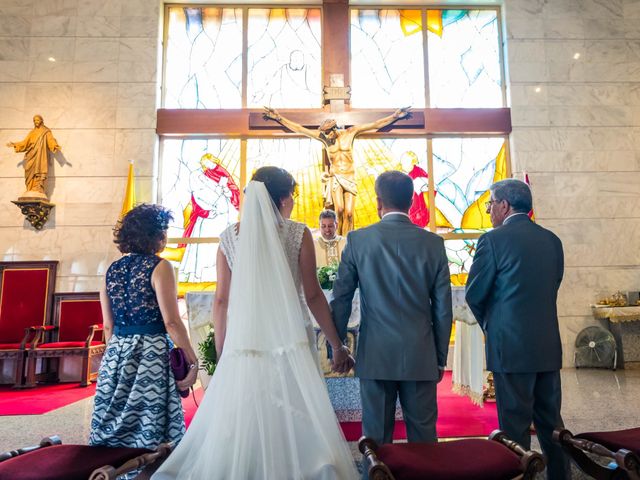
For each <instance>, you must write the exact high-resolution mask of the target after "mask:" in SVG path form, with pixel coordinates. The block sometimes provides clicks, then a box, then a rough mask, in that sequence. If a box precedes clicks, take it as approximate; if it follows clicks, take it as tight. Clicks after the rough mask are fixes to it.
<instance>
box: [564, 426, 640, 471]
mask: <svg viewBox="0 0 640 480" xmlns="http://www.w3.org/2000/svg"><path fill="white" fill-rule="evenodd" d="M553 439H554V440H555V441H556V442H558V443H560V445H562V446H563V448H564V449H565V450H568V451H569V453H570V454H571V457H572V458H573V459H574V460H575V462H576V463H577V464H578V465H579V466H580V467H581V468H582V469H584V470H585V471H586V472H587V473H589V474H590V475H595V474H596V473H597V472H599V471H600V470H601V469H602V470H604V467H602V466H601V465H598V464H596V463H595V462H593V461H592V460H591V459H590V458H589V457H587V456H586V455H585V453H584V452H587V453H591V454H594V455H598V456H600V457H604V458H609V459H611V460H613V461H614V462H615V463H616V464H617V465H618V467H620V468H621V469H622V470H625V471H626V472H629V478H632V479H633V478H640V458H639V457H638V456H637V455H636V454H635V453H633V452H631V451H629V450H627V449H625V448H621V449H620V450H618V451H617V452H613V451H611V450H609V449H608V448H606V447H605V446H603V445H600V444H599V443H596V442H592V441H591V440H587V439H585V438H575V437H574V436H573V434H572V433H571V432H570V431H569V430H566V429H563V428H558V429H556V430H554V431H553Z"/></svg>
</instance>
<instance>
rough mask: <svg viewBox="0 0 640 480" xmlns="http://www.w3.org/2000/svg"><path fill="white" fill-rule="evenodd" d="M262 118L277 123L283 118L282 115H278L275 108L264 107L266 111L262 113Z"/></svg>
mask: <svg viewBox="0 0 640 480" xmlns="http://www.w3.org/2000/svg"><path fill="white" fill-rule="evenodd" d="M262 116H263V117H264V118H265V119H266V120H275V121H276V122H279V121H280V120H282V117H280V114H279V113H278V111H277V110H276V109H275V108H270V107H264V111H263V112H262Z"/></svg>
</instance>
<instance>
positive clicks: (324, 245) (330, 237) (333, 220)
mask: <svg viewBox="0 0 640 480" xmlns="http://www.w3.org/2000/svg"><path fill="white" fill-rule="evenodd" d="M337 228H338V216H337V215H336V212H334V211H333V210H323V211H322V212H321V213H320V236H319V237H318V238H316V241H315V247H316V266H318V267H326V266H327V265H332V264H337V263H340V257H341V256H342V251H343V250H344V247H345V245H346V244H347V239H346V238H345V237H342V236H340V235H337V234H336V230H337Z"/></svg>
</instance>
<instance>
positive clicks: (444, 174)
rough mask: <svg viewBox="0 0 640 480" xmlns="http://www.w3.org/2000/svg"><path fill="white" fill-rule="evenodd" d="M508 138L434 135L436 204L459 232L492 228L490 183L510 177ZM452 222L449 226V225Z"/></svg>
mask: <svg viewBox="0 0 640 480" xmlns="http://www.w3.org/2000/svg"><path fill="white" fill-rule="evenodd" d="M504 143H505V142H504V138H434V139H433V173H434V181H435V188H436V192H437V193H436V197H435V200H436V201H435V203H436V207H437V209H438V212H440V214H441V215H442V216H443V217H444V218H445V219H446V223H445V222H442V223H443V224H441V225H439V226H440V227H444V228H448V229H449V230H454V231H457V232H477V231H479V230H486V229H487V228H491V223H490V220H489V215H488V214H487V213H486V209H485V206H484V203H485V202H486V201H488V200H489V192H488V188H489V186H490V185H491V184H492V183H493V182H495V181H498V180H502V179H504V178H506V155H505V145H504ZM447 224H448V226H447Z"/></svg>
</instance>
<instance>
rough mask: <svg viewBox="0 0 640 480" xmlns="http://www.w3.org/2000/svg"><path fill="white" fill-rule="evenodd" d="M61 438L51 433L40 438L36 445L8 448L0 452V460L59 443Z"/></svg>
mask: <svg viewBox="0 0 640 480" xmlns="http://www.w3.org/2000/svg"><path fill="white" fill-rule="evenodd" d="M61 444H62V440H60V437H59V436H58V435H52V436H50V437H45V438H43V439H42V440H40V443H39V444H38V445H33V446H31V447H24V448H18V449H16V450H10V451H8V452H4V453H0V462H4V461H5V460H9V459H10V458H13V457H17V456H20V455H22V454H25V453H29V452H33V451H35V450H39V449H41V448H44V447H50V446H51V445H61Z"/></svg>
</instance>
